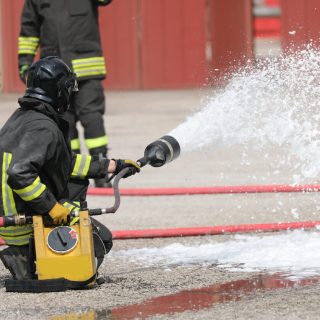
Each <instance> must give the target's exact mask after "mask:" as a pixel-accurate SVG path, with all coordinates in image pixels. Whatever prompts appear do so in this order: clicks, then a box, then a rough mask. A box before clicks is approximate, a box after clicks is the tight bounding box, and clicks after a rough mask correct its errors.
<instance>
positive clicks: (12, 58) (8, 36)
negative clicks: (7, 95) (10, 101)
mask: <svg viewBox="0 0 320 320" xmlns="http://www.w3.org/2000/svg"><path fill="white" fill-rule="evenodd" d="M22 5H23V1H21V0H14V1H3V4H2V6H3V7H2V9H3V12H2V17H1V21H2V23H3V25H2V30H3V37H2V40H3V43H2V49H3V64H2V65H3V73H4V81H3V91H4V92H15V91H22V90H23V88H24V86H23V84H22V83H21V81H20V79H19V75H18V59H17V52H18V48H17V46H18V36H19V31H20V12H21V9H22Z"/></svg>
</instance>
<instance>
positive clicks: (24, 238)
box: [0, 226, 33, 246]
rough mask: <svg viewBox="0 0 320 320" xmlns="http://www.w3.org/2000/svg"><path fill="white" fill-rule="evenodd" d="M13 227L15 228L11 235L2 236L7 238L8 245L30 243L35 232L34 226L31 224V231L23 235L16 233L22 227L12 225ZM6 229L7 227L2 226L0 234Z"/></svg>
mask: <svg viewBox="0 0 320 320" xmlns="http://www.w3.org/2000/svg"><path fill="white" fill-rule="evenodd" d="M12 228H15V230H12V235H11V236H7V235H6V236H2V238H3V239H4V240H5V242H6V244H7V245H14V246H23V245H26V244H29V240H30V238H31V236H32V233H33V229H32V226H29V228H30V232H29V233H28V234H25V235H21V236H17V235H16V234H15V232H16V231H17V230H18V229H19V228H21V227H12ZM4 229H5V228H0V235H1V233H2V231H3V230H4Z"/></svg>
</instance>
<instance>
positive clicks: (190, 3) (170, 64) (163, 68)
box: [141, 0, 206, 88]
mask: <svg viewBox="0 0 320 320" xmlns="http://www.w3.org/2000/svg"><path fill="white" fill-rule="evenodd" d="M141 14H142V17H143V19H142V30H141V33H142V37H143V41H142V43H141V45H142V50H141V53H142V65H141V71H142V83H143V86H144V87H145V88H161V87H168V86H169V87H186V86H196V85H199V84H201V83H203V82H204V80H205V70H206V59H205V44H206V23H205V18H206V1H205V0H175V1H172V0H162V1H150V0H142V1H141Z"/></svg>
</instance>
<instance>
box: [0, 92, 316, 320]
mask: <svg viewBox="0 0 320 320" xmlns="http://www.w3.org/2000/svg"><path fill="white" fill-rule="evenodd" d="M206 94H209V95H211V94H214V93H213V92H211V91H208V90H190V91H189V90H188V91H147V92H112V93H107V101H108V110H107V115H106V127H107V129H108V132H109V136H110V147H111V150H110V157H113V158H133V159H138V158H140V157H141V156H142V155H143V151H144V148H145V146H146V145H147V144H148V143H150V142H152V141H153V140H155V139H157V138H159V137H161V136H162V135H164V134H166V133H167V132H169V131H170V130H172V129H173V128H175V127H176V126H177V125H178V124H179V123H181V122H182V121H183V120H184V118H185V116H186V115H189V114H190V113H191V112H192V111H194V110H196V109H197V108H198V106H199V105H200V102H201V101H202V100H203V97H204V96H205V95H206ZM17 97H18V96H17V95H2V96H0V107H1V110H2V111H1V116H0V125H2V124H3V123H4V121H5V120H6V119H7V117H8V116H9V114H10V113H11V112H12V111H13V110H14V109H15V107H16V102H15V101H16V98H17ZM268 152H269V153H270V154H271V155H272V154H278V153H279V152H280V153H281V152H282V151H281V150H276V149H275V148H274V147H273V146H270V148H269V150H268ZM240 153H241V148H240V147H234V148H231V149H228V150H222V149H220V150H219V151H215V148H214V146H213V147H211V149H210V150H199V151H197V152H194V153H192V154H188V155H184V156H182V157H181V159H179V160H177V161H176V162H174V163H172V164H169V165H168V166H166V167H163V168H159V169H155V168H151V167H146V168H144V169H143V170H142V172H141V173H140V174H139V175H136V176H134V177H132V178H130V179H126V180H124V181H122V182H121V185H122V186H123V187H126V188H133V187H137V188H138V187H143V188H145V187H192V186H217V185H245V184H252V185H257V184H289V183H291V182H292V174H293V173H292V171H291V170H290V168H286V167H280V172H279V174H274V167H273V166H274V164H272V163H270V162H268V161H265V159H263V156H261V155H259V154H256V153H255V152H254V151H252V153H251V154H249V155H248V156H249V157H250V159H252V164H251V165H250V166H243V165H241V164H240V161H239V154H240ZM307 182H308V183H318V181H307ZM88 202H89V206H90V207H106V206H110V204H112V197H101V196H99V197H94V196H90V197H89V199H88ZM319 206H320V201H319V197H318V194H317V193H286V194H284V193H282V194H247V195H245V194H240V195H197V196H175V197H170V196H165V197H155V196H154V197H145V198H144V197H122V202H121V206H120V209H119V210H118V212H117V213H116V214H115V215H111V216H104V217H101V218H100V221H102V222H104V223H105V224H106V225H107V226H108V227H109V228H110V229H111V230H123V229H144V228H165V227H192V226H212V225H227V224H246V223H271V222H277V221H288V222H291V221H303V220H313V219H317V220H319V216H318V215H319V214H318V212H319ZM231 237H232V236H228V235H224V236H214V239H215V241H217V242H219V241H221V242H223V241H227V240H229V239H230V238H231ZM208 239H212V237H200V238H199V237H195V238H193V237H190V238H166V239H148V240H146V239H142V240H118V241H115V244H114V248H113V250H112V251H113V252H114V253H116V252H118V251H119V250H127V249H131V248H143V247H150V248H152V247H163V246H165V245H167V244H170V243H172V242H179V243H185V244H194V243H206V241H208ZM100 274H101V275H102V276H104V277H105V278H106V280H107V281H106V283H104V284H103V285H101V286H100V287H97V288H95V289H94V290H86V291H68V292H62V293H46V294H16V293H6V292H5V289H4V287H3V284H4V280H5V279H6V278H7V277H8V272H7V271H6V270H5V269H4V268H3V267H2V266H1V267H0V284H1V288H0V319H15V320H20V319H27V320H28V319H55V320H58V319H61V320H62V319H226V320H228V319H268V320H269V319H279V318H280V319H292V320H293V319H318V318H319V312H320V306H319V295H318V292H319V288H320V285H319V278H317V277H309V278H305V279H304V280H301V281H293V280H289V279H288V278H286V276H285V275H281V274H269V273H267V272H261V271H259V272H240V271H234V270H230V269H228V268H222V267H221V266H218V265H216V264H214V263H212V264H211V265H200V264H199V265H194V264H193V265H190V266H187V265H173V266H170V268H168V267H167V266H163V265H159V266H157V267H155V266H152V267H150V266H147V265H145V264H143V263H137V262H133V261H130V260H126V259H123V258H120V257H119V256H117V255H116V254H112V253H111V254H110V255H109V256H108V259H107V260H106V261H105V262H104V264H103V266H102V268H101V270H100Z"/></svg>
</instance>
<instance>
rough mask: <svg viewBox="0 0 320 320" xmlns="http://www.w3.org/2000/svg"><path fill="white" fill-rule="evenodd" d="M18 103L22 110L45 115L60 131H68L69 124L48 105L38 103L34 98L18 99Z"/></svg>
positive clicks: (41, 102)
mask: <svg viewBox="0 0 320 320" xmlns="http://www.w3.org/2000/svg"><path fill="white" fill-rule="evenodd" d="M18 103H19V105H20V107H21V108H22V109H30V110H35V111H37V112H40V113H42V114H45V115H46V116H48V117H49V118H51V119H52V120H54V122H56V123H57V125H58V126H59V128H60V129H63V130H65V129H66V128H67V129H68V130H69V123H68V122H67V121H66V120H64V119H63V118H62V115H61V114H60V113H58V112H57V111H56V110H55V109H54V108H53V107H52V106H51V105H50V104H49V103H46V102H43V101H40V100H38V99H34V98H25V97H22V98H19V99H18Z"/></svg>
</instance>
